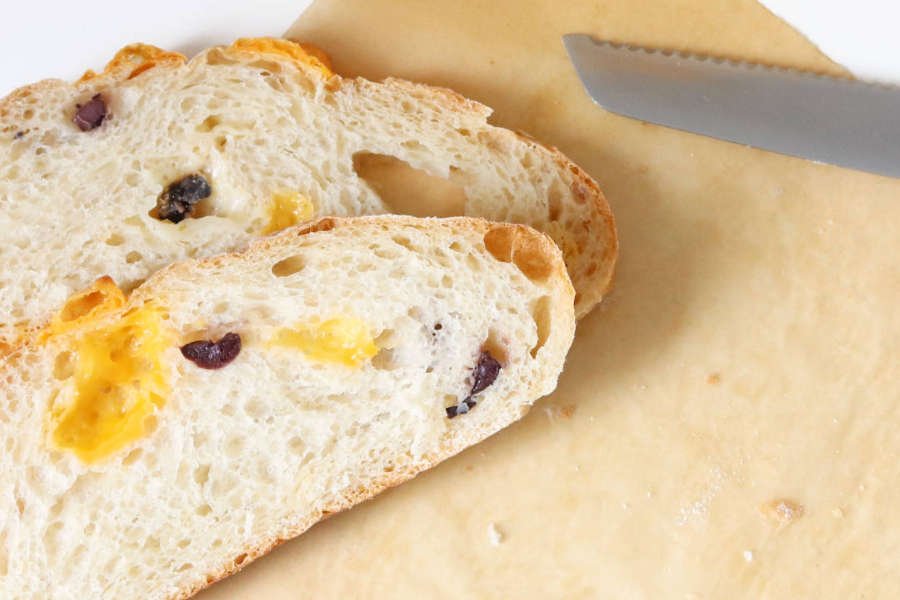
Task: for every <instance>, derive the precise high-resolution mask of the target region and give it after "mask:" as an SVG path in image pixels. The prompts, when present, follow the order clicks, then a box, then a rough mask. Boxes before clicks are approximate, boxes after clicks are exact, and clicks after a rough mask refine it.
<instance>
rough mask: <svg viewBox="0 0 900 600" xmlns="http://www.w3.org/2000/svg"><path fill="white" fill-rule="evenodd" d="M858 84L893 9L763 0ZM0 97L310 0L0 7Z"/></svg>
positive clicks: (886, 55) (888, 38)
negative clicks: (123, 53) (142, 46)
mask: <svg viewBox="0 0 900 600" xmlns="http://www.w3.org/2000/svg"><path fill="white" fill-rule="evenodd" d="M762 1H763V3H764V4H765V5H766V6H768V7H769V8H770V9H771V10H772V11H773V12H775V13H776V14H778V15H780V16H782V17H783V18H785V19H786V20H787V21H788V22H790V23H791V24H792V25H794V26H795V27H797V28H798V29H800V31H802V32H804V33H805V34H807V35H808V36H809V37H810V38H811V39H812V41H813V42H814V43H816V44H818V46H819V47H820V48H821V49H822V50H823V51H824V52H825V53H826V54H828V55H829V56H831V57H832V58H833V59H834V60H836V61H837V62H839V63H841V64H844V65H845V66H847V67H848V68H850V70H851V71H853V72H854V73H855V74H857V75H858V76H861V77H871V78H878V79H883V80H893V81H895V82H900V34H898V33H897V28H898V27H900V1H898V0H851V1H847V0H762ZM0 2H2V4H3V5H4V6H3V11H2V12H3V15H2V16H3V18H2V21H0V96H2V95H5V94H6V93H7V92H9V91H10V90H12V89H13V88H15V87H18V86H20V85H23V84H25V83H30V82H32V81H36V80H38V79H43V78H46V77H61V78H64V79H74V78H76V77H78V76H80V75H81V73H82V72H83V71H84V70H85V69H86V68H89V67H90V68H95V69H96V68H100V67H102V66H103V65H104V64H105V63H106V61H107V60H109V59H110V58H111V57H112V54H113V53H114V52H115V51H116V50H118V49H119V48H120V47H122V46H124V45H125V44H128V43H131V42H136V41H142V42H147V43H151V44H155V45H157V46H160V47H163V48H166V49H170V50H179V51H181V52H184V53H185V54H188V55H191V54H193V53H194V52H196V51H197V50H199V49H201V48H204V47H206V46H210V45H213V44H224V43H229V42H231V41H233V40H234V39H235V38H237V37H242V36H257V35H281V34H282V33H284V32H285V31H286V30H287V29H288V28H289V27H290V25H291V24H292V23H293V22H294V21H295V20H296V19H297V17H299V16H300V14H301V13H302V12H303V10H304V9H305V8H306V7H307V6H308V5H309V4H310V3H311V0H149V1H146V0H145V1H144V2H140V3H138V2H133V1H128V0H117V1H113V0H0Z"/></svg>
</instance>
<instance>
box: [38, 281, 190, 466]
mask: <svg viewBox="0 0 900 600" xmlns="http://www.w3.org/2000/svg"><path fill="white" fill-rule="evenodd" d="M111 285H112V288H115V284H111ZM103 289H104V290H105V292H106V295H104V296H103V298H104V299H105V301H100V302H99V303H97V297H96V294H97V293H98V292H97V289H96V286H95V288H93V289H92V290H87V291H86V292H82V293H80V294H77V295H76V296H73V298H72V299H71V300H70V301H69V302H67V303H66V306H65V307H64V308H63V310H62V311H60V314H59V315H57V318H56V319H54V323H53V324H51V326H50V327H49V332H50V335H53V336H57V335H63V336H66V337H67V338H68V339H66V340H64V341H63V344H64V345H67V346H68V347H69V348H70V349H71V351H73V353H74V359H73V365H72V370H73V374H72V379H73V380H74V381H73V387H74V390H73V394H72V395H71V397H70V399H69V401H68V402H65V403H59V404H57V405H56V406H54V407H52V408H51V414H50V421H51V432H52V433H51V438H52V442H53V445H54V446H56V447H57V448H60V449H63V450H68V451H71V452H73V453H75V455H76V456H78V458H80V459H81V460H83V461H84V462H96V461H98V460H101V459H103V458H106V457H107V456H109V455H111V454H113V453H115V452H116V451H118V450H120V449H122V448H123V447H125V446H126V445H128V444H129V443H131V442H133V441H135V440H137V439H140V438H141V437H143V436H144V435H146V434H147V433H148V431H147V429H148V427H147V418H148V417H149V416H150V415H152V414H153V413H154V412H155V410H156V409H157V408H160V407H162V406H163V405H164V404H165V401H166V397H167V396H168V394H169V383H168V377H167V374H166V369H165V365H164V363H163V359H162V355H163V353H164V352H165V350H166V349H167V348H169V347H171V346H172V345H173V344H174V343H175V339H174V338H175V336H174V334H173V332H172V331H171V330H170V329H169V328H168V327H167V326H166V324H165V321H164V317H163V311H162V309H161V308H160V307H158V306H155V305H153V304H145V305H143V306H140V307H137V308H134V309H132V310H130V311H128V312H126V313H124V314H123V315H121V316H118V317H112V316H111V315H110V313H111V311H113V310H116V309H119V308H120V307H121V302H122V301H123V298H124V295H123V294H122V292H121V291H120V290H118V288H115V290H116V291H118V294H116V293H114V292H113V290H112V289H111V288H110V287H109V284H104V286H103ZM88 299H90V301H88ZM67 311H68V312H67ZM73 314H75V315H77V316H76V317H75V318H70V319H68V320H67V319H66V318H65V317H67V316H72V315H73ZM55 323H59V324H60V325H57V326H56V327H54V324H55Z"/></svg>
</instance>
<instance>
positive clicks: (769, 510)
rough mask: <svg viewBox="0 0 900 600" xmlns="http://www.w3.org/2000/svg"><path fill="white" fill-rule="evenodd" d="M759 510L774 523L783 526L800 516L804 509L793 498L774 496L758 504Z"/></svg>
mask: <svg viewBox="0 0 900 600" xmlns="http://www.w3.org/2000/svg"><path fill="white" fill-rule="evenodd" d="M759 511H760V512H761V513H762V514H763V516H765V517H766V518H767V519H769V520H770V521H771V522H773V523H775V524H776V525H778V526H785V525H788V524H790V523H792V522H794V521H796V520H797V519H799V518H800V517H802V516H803V513H804V512H806V509H804V508H803V505H802V504H799V503H797V502H794V501H793V500H788V499H787V498H776V499H775V500H769V501H768V502H765V503H763V504H762V505H760V507H759Z"/></svg>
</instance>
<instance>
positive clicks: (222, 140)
mask: <svg viewBox="0 0 900 600" xmlns="http://www.w3.org/2000/svg"><path fill="white" fill-rule="evenodd" d="M227 145H228V138H227V137H225V136H224V135H220V136H217V137H216V149H217V150H219V151H220V152H221V151H223V150H225V146H227Z"/></svg>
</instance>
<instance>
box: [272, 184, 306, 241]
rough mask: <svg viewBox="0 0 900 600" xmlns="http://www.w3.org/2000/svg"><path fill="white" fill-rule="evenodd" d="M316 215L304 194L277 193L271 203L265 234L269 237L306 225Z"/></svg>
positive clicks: (287, 191)
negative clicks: (293, 226) (292, 227)
mask: <svg viewBox="0 0 900 600" xmlns="http://www.w3.org/2000/svg"><path fill="white" fill-rule="evenodd" d="M314 215H315V208H314V207H313V203H312V201H311V200H310V199H309V198H307V197H306V196H304V195H303V194H301V193H299V192H295V191H292V190H282V191H278V192H275V193H274V194H272V201H271V202H270V203H269V222H268V224H267V225H266V227H265V229H263V234H265V235H268V234H270V233H275V232H276V231H281V230H282V229H285V228H287V227H291V226H292V225H297V224H298V223H305V222H306V221H309V220H311V219H312V218H313V216H314Z"/></svg>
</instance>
